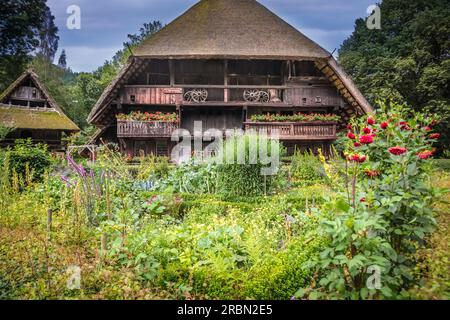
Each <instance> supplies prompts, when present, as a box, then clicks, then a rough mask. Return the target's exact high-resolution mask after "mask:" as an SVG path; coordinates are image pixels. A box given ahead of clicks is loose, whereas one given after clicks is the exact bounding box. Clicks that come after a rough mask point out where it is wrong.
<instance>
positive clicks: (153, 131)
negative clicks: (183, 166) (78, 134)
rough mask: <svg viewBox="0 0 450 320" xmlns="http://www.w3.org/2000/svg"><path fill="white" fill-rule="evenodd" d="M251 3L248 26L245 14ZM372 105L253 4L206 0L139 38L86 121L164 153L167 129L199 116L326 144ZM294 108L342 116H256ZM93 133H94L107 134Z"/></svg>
mask: <svg viewBox="0 0 450 320" xmlns="http://www.w3.org/2000/svg"><path fill="white" fill-rule="evenodd" d="M225 7H226V9H227V10H223V8H225ZM248 10H250V11H251V12H252V17H253V19H252V20H251V23H252V24H253V25H252V28H248V26H247V25H246V24H247V22H246V19H245V16H243V12H246V11H248ZM199 16H207V17H210V19H201V20H198V19H197V17H199ZM194 22H195V23H194ZM244 30H247V31H246V32H243V31H244ZM195 35H196V36H195ZM136 111H140V112H142V113H145V112H147V113H154V112H170V113H176V114H177V115H178V117H179V122H178V123H177V124H173V123H162V122H152V123H146V122H139V121H138V122H136V121H126V120H117V119H116V116H117V115H118V114H125V115H126V114H130V113H131V112H136ZM371 111H372V107H371V106H370V105H369V104H368V103H367V101H366V100H365V99H364V97H363V96H362V95H361V94H360V92H359V91H358V89H357V88H356V87H355V86H354V84H353V82H352V81H351V79H350V78H349V77H348V76H347V75H346V74H345V72H344V71H343V70H342V69H341V68H340V67H339V65H338V64H337V63H336V62H335V60H334V58H332V56H331V54H330V53H328V52H327V51H325V50H324V49H323V48H321V47H320V46H319V45H317V44H316V43H314V42H313V41H312V40H310V39H308V38H306V37H305V36H304V35H303V34H301V33H300V32H299V31H297V30H295V29H294V28H292V27H291V26H289V25H288V24H287V23H285V22H284V21H283V20H281V19H280V18H278V17H277V16H275V15H274V14H273V13H271V12H270V11H269V10H268V9H267V8H265V7H263V6H262V5H260V4H259V3H258V2H257V1H254V0H233V1H227V0H202V1H200V2H199V3H197V4H196V5H195V6H194V7H192V8H191V9H189V10H188V11H187V12H186V13H185V14H183V15H182V16H181V17H179V18H178V19H176V20H175V21H174V22H172V23H170V24H169V25H167V26H166V27H165V28H163V29H162V30H161V31H160V32H158V33H157V34H156V35H154V36H152V37H150V38H149V39H148V40H146V41H144V43H143V44H142V45H141V46H140V47H139V48H138V49H137V50H136V52H135V53H134V55H133V56H132V57H131V58H130V59H129V61H128V63H127V65H125V66H124V68H123V69H122V71H121V73H120V74H119V75H118V77H117V78H116V79H115V80H114V81H113V82H112V83H111V84H110V85H109V87H108V88H107V89H106V90H105V92H104V93H103V95H102V96H101V97H100V99H99V101H98V102H97V104H96V105H95V106H94V108H93V110H92V112H91V114H90V115H89V118H88V121H89V122H90V123H92V124H94V125H97V126H98V127H99V128H101V130H103V132H106V131H107V132H115V134H114V137H113V139H112V140H113V141H114V142H117V143H118V144H119V145H120V146H121V149H122V150H123V152H124V153H128V154H131V155H132V154H137V153H138V151H139V150H141V151H143V152H144V153H153V154H162V153H165V152H166V151H167V152H169V151H170V148H171V146H172V145H173V143H172V142H171V141H170V140H171V139H170V138H171V134H172V133H173V131H174V130H176V129H185V130H188V131H189V132H191V134H193V130H194V123H195V122H197V123H201V125H202V130H204V131H206V130H208V129H218V130H221V131H225V130H227V129H242V130H247V131H249V130H252V131H260V132H262V131H264V132H268V133H269V134H271V133H275V132H277V133H278V134H279V137H280V139H281V140H282V141H283V142H284V143H285V144H286V145H287V146H288V149H289V150H293V149H295V148H296V146H298V147H299V148H301V149H305V148H307V147H308V145H310V146H311V148H316V147H321V148H323V147H325V148H327V147H329V146H330V144H331V143H332V142H333V141H334V140H335V139H336V134H337V131H338V130H339V129H341V128H343V127H344V124H345V123H346V122H347V121H348V119H349V118H350V117H352V116H358V115H361V114H363V113H368V112H371ZM296 113H304V114H311V113H316V114H317V113H318V114H336V115H339V116H341V118H342V121H339V122H279V123H276V122H270V123H265V122H252V117H253V116H255V115H262V114H279V115H286V116H288V115H294V114H296ZM99 132H100V134H99V135H98V136H96V138H98V139H101V138H105V139H106V140H111V136H108V137H107V136H103V137H102V134H101V132H102V131H99ZM166 149H167V150H166Z"/></svg>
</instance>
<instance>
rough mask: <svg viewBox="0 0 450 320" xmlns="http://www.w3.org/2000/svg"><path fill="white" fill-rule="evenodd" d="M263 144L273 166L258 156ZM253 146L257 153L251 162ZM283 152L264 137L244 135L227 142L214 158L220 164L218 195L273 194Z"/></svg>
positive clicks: (277, 180) (250, 195)
mask: <svg viewBox="0 0 450 320" xmlns="http://www.w3.org/2000/svg"><path fill="white" fill-rule="evenodd" d="M252 144H254V145H252ZM263 144H266V147H267V151H268V152H267V157H268V158H269V159H271V160H272V161H273V162H271V163H270V164H267V163H264V162H265V161H264V160H263V158H262V157H261V155H260V154H259V151H258V150H259V148H260V146H262V145H263ZM272 146H273V147H274V148H273V150H272V148H271V147H272ZM253 147H254V149H253V150H254V151H255V152H256V153H257V154H255V155H252V156H253V157H254V159H253V160H254V161H251V156H250V152H251V148H253ZM273 151H274V152H275V153H273ZM284 151H285V150H284V148H283V146H282V145H281V144H280V143H279V142H278V141H275V140H268V139H265V138H262V137H258V138H255V137H254V136H251V135H244V136H241V137H239V136H238V137H236V138H235V139H228V140H227V141H225V143H224V144H223V146H222V148H221V150H220V151H219V153H218V155H217V156H216V158H215V159H214V161H215V162H216V163H218V165H217V193H218V194H220V195H223V196H225V197H226V198H232V197H235V196H246V197H253V196H259V195H263V194H268V193H271V192H272V191H274V189H275V186H276V185H277V183H278V182H279V171H280V167H281V166H280V162H281V157H282V156H283V154H284ZM230 159H232V161H229V160H230ZM230 162H231V163H230ZM252 162H253V163H254V164H253V163H252Z"/></svg>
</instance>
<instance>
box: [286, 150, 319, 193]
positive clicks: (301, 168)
mask: <svg viewBox="0 0 450 320" xmlns="http://www.w3.org/2000/svg"><path fill="white" fill-rule="evenodd" d="M325 178H326V175H325V173H324V169H323V165H322V163H321V162H320V160H319V159H318V158H317V157H316V156H315V155H314V154H313V153H312V152H301V151H296V152H295V154H294V155H293V156H292V158H291V179H292V182H293V185H295V186H309V185H313V184H316V183H322V182H324V181H325Z"/></svg>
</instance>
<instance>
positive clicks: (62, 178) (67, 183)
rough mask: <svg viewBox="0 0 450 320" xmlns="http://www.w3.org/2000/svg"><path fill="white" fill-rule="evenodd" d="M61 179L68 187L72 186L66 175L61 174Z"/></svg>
mask: <svg viewBox="0 0 450 320" xmlns="http://www.w3.org/2000/svg"><path fill="white" fill-rule="evenodd" d="M61 180H62V181H64V182H65V183H66V185H67V187H68V188H71V187H73V184H72V183H71V182H70V180H69V178H67V177H66V176H61Z"/></svg>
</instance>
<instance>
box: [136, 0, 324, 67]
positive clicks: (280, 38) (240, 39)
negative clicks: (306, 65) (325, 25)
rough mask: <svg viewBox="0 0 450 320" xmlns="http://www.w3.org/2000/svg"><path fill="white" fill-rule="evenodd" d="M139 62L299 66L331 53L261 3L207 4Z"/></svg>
mask: <svg viewBox="0 0 450 320" xmlns="http://www.w3.org/2000/svg"><path fill="white" fill-rule="evenodd" d="M135 56H136V57H153V58H167V57H175V58H182V59H185V58H199V57H202V58H219V59H222V58H230V59H235V58H236V59H257V58H260V59H293V60H297V59H303V58H326V57H328V56H330V53H329V52H327V51H326V50H325V49H323V48H322V47H320V46H319V45H318V44H317V43H315V42H314V41H312V40H311V39H309V38H308V37H306V36H305V35H304V34H302V33H301V32H300V31H298V30H297V29H295V28H294V27H292V26H291V25H289V24H288V23H287V22H285V21H283V20H282V19H281V18H280V17H278V16H277V15H275V14H274V13H272V12H271V11H270V10H268V9H267V8H266V7H264V6H263V5H261V4H260V3H258V2H257V1H256V0H231V1H230V0H201V1H199V2H198V3H197V4H195V5H194V6H193V7H192V8H190V9H189V10H188V11H186V12H185V13H184V14H183V15H181V16H180V17H178V18H177V19H175V20H174V21H173V22H171V23H170V24H168V25H167V26H166V27H164V28H163V29H162V30H161V31H159V32H157V33H156V34H154V35H152V36H151V37H149V38H148V39H147V40H145V41H144V42H143V43H142V44H141V45H140V46H139V47H138V48H137V49H136V50H135Z"/></svg>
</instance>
